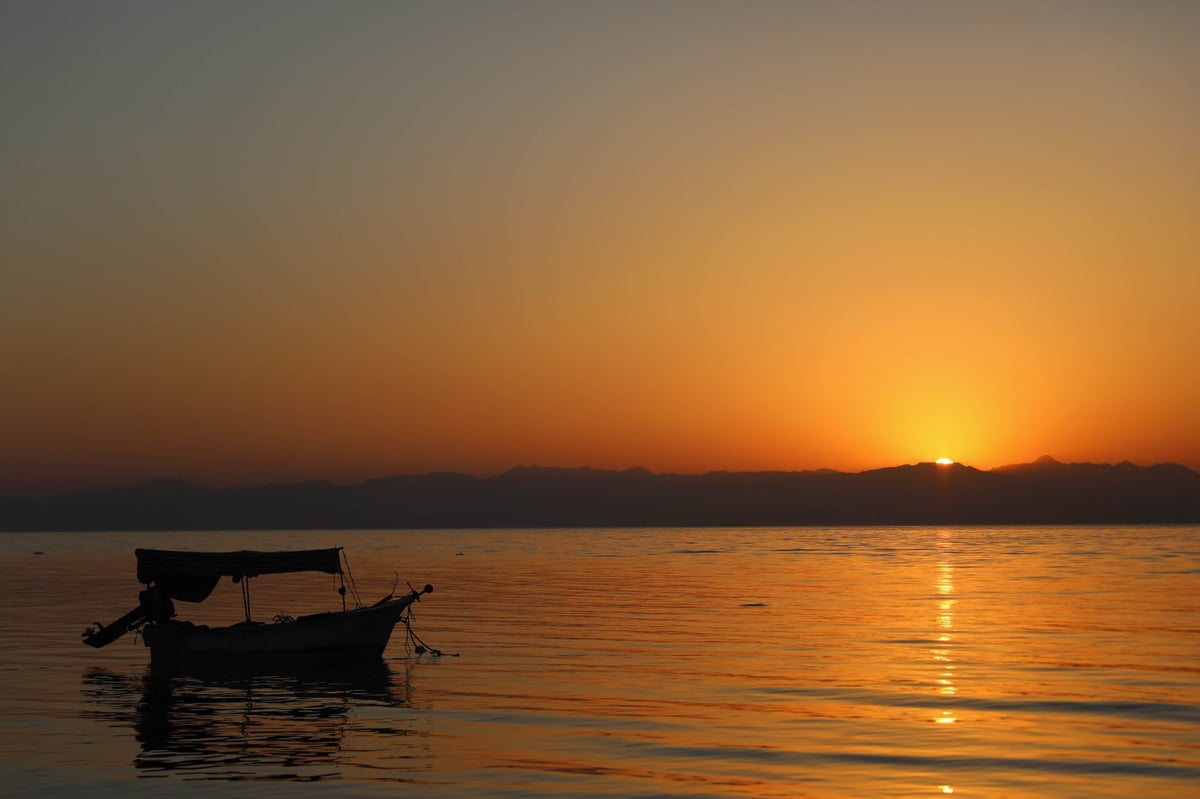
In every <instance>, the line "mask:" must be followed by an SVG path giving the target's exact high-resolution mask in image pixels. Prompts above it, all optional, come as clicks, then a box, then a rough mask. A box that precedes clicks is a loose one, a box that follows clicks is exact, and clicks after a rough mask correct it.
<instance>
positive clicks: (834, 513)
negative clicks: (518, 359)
mask: <svg viewBox="0 0 1200 799" xmlns="http://www.w3.org/2000/svg"><path fill="white" fill-rule="evenodd" d="M1138 523H1145V524H1149V523H1200V474H1197V473H1196V472H1194V471H1192V470H1191V469H1188V468H1187V467H1185V466H1180V465H1178V464H1169V463H1167V464H1159V465H1156V466H1148V467H1141V466H1135V465H1133V464H1131V463H1128V462H1125V463H1119V464H1116V465H1115V466H1114V465H1108V464H1092V463H1070V464H1068V463H1059V462H1058V461H1056V460H1054V459H1053V458H1050V457H1048V456H1047V457H1042V458H1039V459H1038V460H1036V461H1034V462H1033V463H1024V464H1014V465H1011V466H1002V467H999V468H996V469H992V470H991V471H987V472H984V471H980V470H978V469H975V468H972V467H970V466H963V465H961V464H951V465H938V464H933V463H919V464H914V465H908V466H895V467H891V468H886V469H875V470H872V471H866V472H860V473H856V474H850V473H845V472H835V471H830V470H827V469H822V470H819V471H806V472H709V473H707V474H697V475H689V474H654V473H652V472H649V471H647V470H645V469H642V468H636V469H629V470H627V471H608V470H597V469H587V468H581V469H561V468H546V467H537V466H518V467H516V468H514V469H510V470H509V471H507V472H504V473H503V474H500V475H497V476H495V477H489V478H478V477H472V476H470V475H464V474H454V473H433V474H424V475H406V476H398V477H384V478H379V479H375V480H368V481H367V482H363V483H357V484H354V485H345V486H338V485H334V484H333V483H329V482H307V483H289V484H276V485H262V486H249V487H241V488H227V489H213V488H206V487H204V486H199V485H194V484H191V483H187V482H184V481H182V480H155V481H151V482H148V483H142V484H139V485H133V486H123V487H119V488H111V489H105V490H99V491H89V492H84V493H76V494H69V495H65V496H58V497H51V498H47V499H8V500H0V530H6V531H17V530H24V531H39V530H228V529H237V530H266V529H339V528H346V529H349V528H353V529H363V528H405V527H407V528H416V527H633V526H636V527H655V526H663V527H674V526H785V525H786V526H799V525H885V524H899V525H926V524H1138Z"/></svg>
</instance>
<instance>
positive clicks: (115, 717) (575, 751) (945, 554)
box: [0, 527, 1200, 798]
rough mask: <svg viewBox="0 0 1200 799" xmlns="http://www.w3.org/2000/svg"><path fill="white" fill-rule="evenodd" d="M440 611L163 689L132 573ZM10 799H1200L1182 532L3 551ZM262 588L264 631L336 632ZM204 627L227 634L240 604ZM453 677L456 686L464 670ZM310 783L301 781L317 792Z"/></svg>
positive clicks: (471, 536) (209, 612)
mask: <svg viewBox="0 0 1200 799" xmlns="http://www.w3.org/2000/svg"><path fill="white" fill-rule="evenodd" d="M332 545H341V546H345V547H346V550H347V554H348V556H349V561H350V566H351V568H352V570H353V576H354V578H355V584H356V585H357V587H358V589H359V591H360V594H361V599H362V600H363V601H364V602H366V603H370V602H374V601H375V600H376V599H378V598H380V597H381V596H383V595H384V594H387V593H388V592H389V591H390V590H391V588H392V585H393V584H394V583H395V582H396V581H397V580H399V581H400V584H401V586H403V583H404V582H405V581H411V582H412V583H414V584H416V585H423V584H424V583H426V582H430V583H433V584H434V585H435V587H436V591H435V593H434V594H433V595H432V596H429V597H426V598H425V599H423V600H422V602H421V603H420V604H419V605H418V606H417V607H416V611H415V614H414V629H415V630H416V632H417V633H418V634H419V635H420V637H421V638H422V639H423V640H425V641H426V642H427V643H428V644H429V645H431V646H433V647H437V648H440V649H441V650H444V651H445V652H446V653H447V654H446V655H444V656H442V657H440V658H437V657H431V656H430V655H429V654H425V655H422V656H417V655H416V654H415V653H414V652H413V651H412V649H411V648H409V647H406V646H405V641H404V637H403V635H401V634H400V633H402V632H403V630H402V629H401V630H400V631H399V632H398V634H397V635H396V636H395V637H394V638H393V640H392V644H391V646H390V647H389V649H388V651H387V653H386V655H385V657H384V660H383V662H382V663H380V664H378V665H376V666H374V667H371V668H366V669H362V670H358V671H356V672H353V673H337V674H331V673H329V672H327V671H322V672H312V671H305V670H301V669H295V670H288V669H275V670H274V672H273V673H251V672H245V671H241V672H237V673H220V672H215V673H214V672H208V673H189V674H170V673H165V674H164V673H159V672H157V671H154V672H151V671H150V670H149V668H148V662H149V658H148V652H147V650H146V649H145V648H144V647H142V645H141V642H140V641H139V640H135V639H134V637H133V636H127V637H126V638H123V639H121V640H119V641H117V642H116V643H114V644H112V645H111V646H109V647H108V648H106V649H102V650H93V649H90V648H88V647H85V646H83V645H82V644H81V643H80V639H79V634H80V632H81V631H82V630H83V629H84V628H85V627H86V626H87V625H88V624H90V623H91V622H93V621H97V620H99V621H103V622H105V623H108V622H110V621H112V620H113V619H115V618H116V617H117V616H119V615H121V614H122V613H124V612H125V611H127V610H129V609H130V608H132V607H133V606H134V605H135V604H136V601H137V600H136V594H137V591H138V589H139V587H140V586H138V585H137V583H136V580H135V576H134V571H135V561H134V556H133V550H134V548H135V547H138V546H152V547H172V548H181V549H242V548H258V549H276V548H279V549H283V548H308V547H321V546H332ZM0 554H2V559H0V576H2V577H3V584H4V586H5V588H6V591H7V596H8V602H7V607H6V612H5V613H4V614H3V615H2V616H0V681H2V682H0V785H2V786H3V788H2V789H0V790H2V792H3V793H5V794H6V795H17V796H35V795H37V796H40V795H56V794H67V793H78V792H84V793H87V794H93V795H102V796H107V795H121V796H125V795H134V796H150V795H155V796H158V795H162V794H163V793H164V792H166V793H167V794H169V795H178V794H185V795H193V794H195V795H214V796H217V795H220V796H229V795H248V794H253V795H255V796H271V795H280V796H292V795H297V794H322V795H324V794H328V795H331V796H332V795H336V796H345V795H351V796H353V795H361V796H367V795H380V796H384V795H386V796H414V797H417V796H419V797H422V798H424V797H463V796H465V797H484V796H487V797H528V796H534V797H537V796H571V797H586V796H596V797H615V796H643V797H650V796H654V797H671V796H680V797H683V796H686V797H697V796H714V797H716V796H721V797H725V796H749V797H803V796H812V797H834V796H836V797H850V796H853V797H858V796H933V795H945V794H950V793H953V794H955V795H959V796H1004V797H1032V796H1039V797H1041V796H1054V797H1063V796H1088V797H1094V796H1112V797H1118V796H1120V797H1125V796H1162V797H1168V796H1171V797H1174V796H1184V795H1196V792H1197V786H1200V665H1198V664H1200V528H1195V527H1141V528H1120V529H1118V528H1097V527H1091V528H1031V529H1022V528H994V529H978V528H977V529H967V528H947V529H937V528H916V529H899V528H885V529H860V528H855V529H842V528H833V529H769V530H742V529H739V530H524V531H490V530H484V531H396V532H352V533H345V532H322V533H314V532H287V533H266V534H264V533H244V534H239V533H206V534H198V535H197V534H190V533H189V534H182V533H175V534H159V535H151V534H142V533H137V534H134V533H122V534H94V533H87V534H84V533H69V534H42V535H25V534H3V535H0ZM336 588H337V583H336V581H335V579H334V578H331V577H329V576H328V575H297V576H266V577H262V578H258V579H257V580H255V581H254V583H253V601H254V609H255V617H256V618H258V619H261V620H266V621H269V620H270V619H271V618H272V617H273V616H274V615H275V614H277V613H289V614H292V615H299V614H300V613H304V612H313V611H317V610H329V609H335V608H337V607H340V599H339V598H338V595H337V593H336ZM179 606H180V610H181V613H182V614H183V615H185V616H186V617H188V618H191V619H192V620H195V621H200V622H206V623H218V624H220V623H228V622H233V621H237V620H239V619H240V617H241V614H242V608H241V594H240V591H239V590H238V588H237V587H236V586H234V585H232V584H231V583H229V582H228V581H226V582H224V583H223V584H222V585H221V586H220V587H218V589H217V592H216V593H215V594H214V597H213V598H212V599H210V600H209V601H208V602H206V603H204V604H203V605H199V606H189V605H185V604H183V603H179ZM452 653H457V654H458V655H459V656H458V657H452V656H451V654H452ZM299 783H304V784H303V785H301V784H299Z"/></svg>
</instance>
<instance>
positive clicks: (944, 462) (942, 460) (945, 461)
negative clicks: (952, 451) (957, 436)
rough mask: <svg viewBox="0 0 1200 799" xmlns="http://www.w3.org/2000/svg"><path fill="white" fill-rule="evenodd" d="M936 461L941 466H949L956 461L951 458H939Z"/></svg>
mask: <svg viewBox="0 0 1200 799" xmlns="http://www.w3.org/2000/svg"><path fill="white" fill-rule="evenodd" d="M934 463H936V464H938V465H939V466H949V465H951V464H952V463H954V461H952V460H950V459H949V458H938V459H937V460H936V461H934Z"/></svg>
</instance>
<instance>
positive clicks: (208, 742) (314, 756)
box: [83, 660, 424, 781]
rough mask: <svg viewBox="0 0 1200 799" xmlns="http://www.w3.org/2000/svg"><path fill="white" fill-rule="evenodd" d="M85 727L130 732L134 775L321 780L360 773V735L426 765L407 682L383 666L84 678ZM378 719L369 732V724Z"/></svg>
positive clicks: (157, 669)
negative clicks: (122, 727)
mask: <svg viewBox="0 0 1200 799" xmlns="http://www.w3.org/2000/svg"><path fill="white" fill-rule="evenodd" d="M83 693H84V696H85V698H86V699H87V700H89V701H88V702H85V707H86V708H87V709H86V710H85V712H84V715H85V717H88V718H96V719H99V720H102V721H105V722H108V723H112V722H117V723H127V724H131V725H132V727H133V730H134V735H135V737H136V738H137V741H138V743H139V744H140V747H141V751H140V753H139V754H138V755H137V756H136V758H135V766H136V767H137V768H139V769H147V770H152V771H175V772H180V773H181V776H184V775H186V776H191V777H208V778H212V779H296V780H306V781H312V780H320V779H330V778H336V777H339V776H341V774H342V772H343V770H344V769H345V768H346V767H347V766H349V765H353V763H352V761H353V759H354V758H355V751H356V747H355V746H353V745H348V743H347V739H348V738H351V737H353V736H354V735H356V734H358V735H363V736H367V737H379V738H386V739H387V744H386V745H387V746H388V747H392V748H395V747H405V746H406V745H407V746H408V747H409V748H411V750H412V751H410V752H409V753H408V755H409V757H408V760H409V763H410V767H411V768H413V769H420V768H421V767H422V761H423V760H424V758H423V757H422V756H421V755H422V751H421V750H422V749H423V747H422V746H421V743H420V742H421V739H422V736H421V735H420V733H419V731H418V730H414V729H412V728H411V727H412V725H413V724H414V723H415V721H416V718H415V717H414V716H412V715H411V714H408V713H402V712H401V713H398V712H396V710H397V709H403V708H407V707H408V706H409V699H410V696H409V685H408V679H407V675H397V674H394V673H393V672H392V670H391V669H390V668H389V667H388V666H387V664H386V663H384V662H383V661H382V660H378V661H375V662H372V663H369V664H365V665H363V666H356V667H353V668H345V667H339V668H330V667H328V666H302V667H298V668H297V667H283V668H280V669H271V668H267V667H265V666H262V665H260V666H255V667H251V668H220V667H215V666H203V667H200V668H196V667H193V666H188V667H186V668H178V667H165V668H164V667H162V666H157V665H152V666H151V667H150V668H149V669H148V670H147V671H146V672H145V673H143V674H140V675H138V674H121V673H117V672H113V671H109V670H106V669H92V670H90V671H88V672H86V673H85V674H84V675H83ZM364 717H366V718H369V719H370V723H369V724H362V723H361V722H362V719H363V718H364Z"/></svg>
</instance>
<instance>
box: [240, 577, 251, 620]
mask: <svg viewBox="0 0 1200 799" xmlns="http://www.w3.org/2000/svg"><path fill="white" fill-rule="evenodd" d="M242 605H243V606H244V607H245V608H246V621H250V578H249V577H243V578H242Z"/></svg>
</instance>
